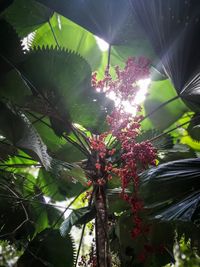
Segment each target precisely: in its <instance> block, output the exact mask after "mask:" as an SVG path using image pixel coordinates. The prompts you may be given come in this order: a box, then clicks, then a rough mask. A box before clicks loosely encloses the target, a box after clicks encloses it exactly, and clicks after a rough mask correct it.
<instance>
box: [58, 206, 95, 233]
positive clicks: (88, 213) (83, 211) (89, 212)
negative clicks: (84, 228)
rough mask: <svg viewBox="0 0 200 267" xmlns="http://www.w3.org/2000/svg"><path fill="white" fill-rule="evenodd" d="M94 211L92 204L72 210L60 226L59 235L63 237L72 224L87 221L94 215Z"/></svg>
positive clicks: (80, 223)
mask: <svg viewBox="0 0 200 267" xmlns="http://www.w3.org/2000/svg"><path fill="white" fill-rule="evenodd" d="M95 213H96V211H95V208H94V207H93V206H92V207H84V208H80V209H77V210H73V211H72V212H71V214H70V215H69V216H68V217H67V218H66V219H65V220H64V222H63V223H62V224H61V226H60V233H61V235H62V236H63V237H65V236H66V235H67V234H68V233H69V232H70V230H71V228H72V226H74V225H82V224H85V223H88V222H89V221H91V220H92V219H93V218H94V217H95Z"/></svg>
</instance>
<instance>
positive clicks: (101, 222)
mask: <svg viewBox="0 0 200 267" xmlns="http://www.w3.org/2000/svg"><path fill="white" fill-rule="evenodd" d="M106 204H107V203H106V192H105V187H102V186H99V188H98V189H97V191H96V195H95V205H96V210H97V213H96V220H95V229H96V253H97V267H110V266H111V264H110V254H109V241H108V216H107V205H106Z"/></svg>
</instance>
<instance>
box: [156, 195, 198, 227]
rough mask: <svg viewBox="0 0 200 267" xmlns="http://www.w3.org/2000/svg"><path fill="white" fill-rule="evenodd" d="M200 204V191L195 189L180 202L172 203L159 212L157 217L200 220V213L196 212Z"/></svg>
mask: <svg viewBox="0 0 200 267" xmlns="http://www.w3.org/2000/svg"><path fill="white" fill-rule="evenodd" d="M199 206H200V191H195V192H194V193H191V194H190V195H189V196H188V197H186V198H184V199H182V200H181V201H180V202H177V203H175V204H173V205H170V207H169V208H166V209H164V210H163V211H161V212H159V213H158V214H157V215H156V216H155V218H156V219H160V220H163V221H183V222H190V221H198V222H199V220H200V214H199V213H197V212H196V210H197V208H198V209H199ZM194 215H196V216H194Z"/></svg>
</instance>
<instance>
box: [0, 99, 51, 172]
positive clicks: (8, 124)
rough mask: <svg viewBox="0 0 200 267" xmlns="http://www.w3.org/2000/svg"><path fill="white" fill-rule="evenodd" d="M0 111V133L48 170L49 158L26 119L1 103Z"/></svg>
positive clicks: (15, 110) (44, 147) (38, 137)
mask: <svg viewBox="0 0 200 267" xmlns="http://www.w3.org/2000/svg"><path fill="white" fill-rule="evenodd" d="M0 111H1V118H0V122H1V127H0V130H1V133H2V134H3V135H4V136H5V137H6V138H8V140H9V141H11V142H12V144H13V145H14V146H16V147H19V148H20V149H22V150H24V151H25V152H27V153H29V154H30V155H31V156H34V157H35V156H36V158H37V159H38V160H40V161H41V163H42V164H43V165H44V166H45V168H47V169H48V168H49V167H50V163H51V157H50V156H49V155H48V153H47V148H46V146H45V144H44V143H43V142H42V139H41V138H40V136H39V135H38V133H37V131H36V130H35V129H34V127H33V126H32V124H31V123H30V121H29V120H28V118H27V117H26V116H25V115H24V114H23V113H21V112H20V111H19V110H17V109H16V108H15V107H14V106H9V105H8V104H4V103H3V102H0ZM16 125H17V127H16Z"/></svg>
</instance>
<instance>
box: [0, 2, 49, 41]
mask: <svg viewBox="0 0 200 267" xmlns="http://www.w3.org/2000/svg"><path fill="white" fill-rule="evenodd" d="M52 15H53V11H51V10H50V9H49V8H47V7H45V6H44V5H42V4H40V3H38V2H36V1H33V0H29V1H26V0H15V1H14V2H13V4H12V5H11V6H10V7H9V8H8V9H7V10H6V11H5V12H4V18H5V19H6V20H7V21H8V22H9V23H10V24H11V25H12V26H13V27H14V28H15V29H16V31H17V33H18V34H19V35H20V36H21V37H24V36H26V35H27V34H29V33H31V32H33V31H34V30H36V29H37V28H38V27H40V26H41V24H43V23H45V22H46V21H48V20H49V19H50V17H51V16H52Z"/></svg>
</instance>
